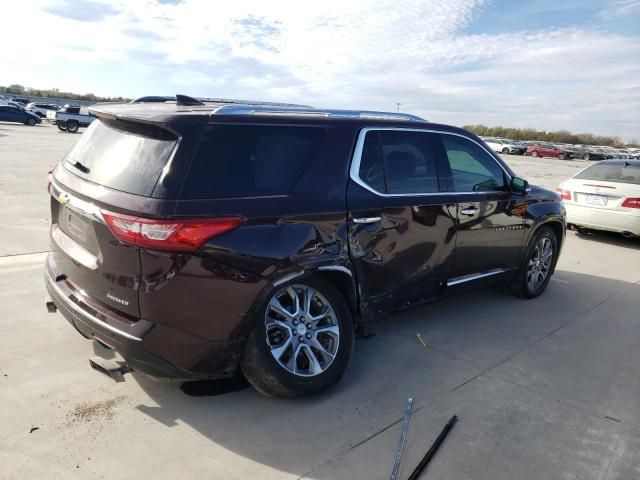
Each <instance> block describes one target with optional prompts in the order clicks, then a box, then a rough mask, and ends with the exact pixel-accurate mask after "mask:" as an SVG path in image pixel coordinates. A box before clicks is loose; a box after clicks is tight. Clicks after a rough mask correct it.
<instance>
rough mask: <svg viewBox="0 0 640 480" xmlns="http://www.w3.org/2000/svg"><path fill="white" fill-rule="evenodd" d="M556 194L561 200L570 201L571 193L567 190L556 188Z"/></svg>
mask: <svg viewBox="0 0 640 480" xmlns="http://www.w3.org/2000/svg"><path fill="white" fill-rule="evenodd" d="M556 192H558V193H559V194H560V198H561V199H562V200H571V192H570V191H569V190H565V189H564V188H560V187H558V188H556Z"/></svg>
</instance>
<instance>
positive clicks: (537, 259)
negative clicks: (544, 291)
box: [527, 237, 553, 292]
mask: <svg viewBox="0 0 640 480" xmlns="http://www.w3.org/2000/svg"><path fill="white" fill-rule="evenodd" d="M552 263H553V244H552V243H551V240H550V239H549V238H547V237H543V238H541V239H540V240H539V241H538V243H536V246H535V249H534V250H533V255H531V258H530V259H529V265H528V266H527V286H528V287H529V290H530V291H532V292H535V291H536V290H538V289H539V288H540V287H541V286H542V285H543V284H544V282H545V280H546V279H547V277H548V276H549V272H550V271H551V265H552Z"/></svg>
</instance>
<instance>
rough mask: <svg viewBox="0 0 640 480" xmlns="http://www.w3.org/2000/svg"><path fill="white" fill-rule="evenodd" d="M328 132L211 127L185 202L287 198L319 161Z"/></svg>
mask: <svg viewBox="0 0 640 480" xmlns="http://www.w3.org/2000/svg"><path fill="white" fill-rule="evenodd" d="M324 135H325V132H324V128H321V127H289V126H270V125H269V126H267V125H210V126H209V127H207V129H206V130H205V132H204V134H203V136H202V140H201V142H200V146H199V147H198V152H197V153H196V155H195V157H194V159H193V162H192V164H191V168H190V170H189V173H188V175H187V178H186V180H185V184H184V187H183V189H182V198H183V199H185V200H189V199H198V198H202V199H216V198H237V197H261V196H273V195H286V194H288V193H289V192H291V190H293V188H294V187H295V185H296V183H297V182H298V180H299V179H300V177H301V176H302V173H303V172H304V170H305V168H306V167H307V165H308V164H309V162H310V161H311V160H312V159H313V158H314V157H315V156H316V154H317V153H318V150H319V148H320V145H321V143H322V140H323V139H324Z"/></svg>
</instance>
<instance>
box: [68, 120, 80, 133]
mask: <svg viewBox="0 0 640 480" xmlns="http://www.w3.org/2000/svg"><path fill="white" fill-rule="evenodd" d="M79 128H80V124H79V123H78V122H76V121H75V120H69V121H68V122H67V132H69V133H76V132H77V131H78V129H79Z"/></svg>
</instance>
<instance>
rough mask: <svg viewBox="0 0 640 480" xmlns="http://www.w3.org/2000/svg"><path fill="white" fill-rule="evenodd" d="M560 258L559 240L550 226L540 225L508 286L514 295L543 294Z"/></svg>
mask: <svg viewBox="0 0 640 480" xmlns="http://www.w3.org/2000/svg"><path fill="white" fill-rule="evenodd" d="M557 260H558V240H557V238H556V235H555V233H553V230H551V229H550V228H549V227H544V226H543V227H540V228H539V229H538V231H537V232H536V233H535V235H534V236H533V238H532V239H531V241H530V242H529V246H528V247H527V251H526V252H525V258H524V262H523V263H522V265H521V266H520V269H519V270H518V273H517V274H516V276H515V277H514V279H513V280H512V281H511V283H510V284H509V285H508V286H507V288H508V290H509V291H510V292H511V293H513V294H514V295H516V296H518V297H522V298H535V297H537V296H539V295H540V294H542V292H544V290H545V289H546V288H547V285H548V284H549V280H551V275H552V274H553V270H554V269H555V265H556V262H557Z"/></svg>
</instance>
